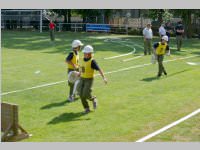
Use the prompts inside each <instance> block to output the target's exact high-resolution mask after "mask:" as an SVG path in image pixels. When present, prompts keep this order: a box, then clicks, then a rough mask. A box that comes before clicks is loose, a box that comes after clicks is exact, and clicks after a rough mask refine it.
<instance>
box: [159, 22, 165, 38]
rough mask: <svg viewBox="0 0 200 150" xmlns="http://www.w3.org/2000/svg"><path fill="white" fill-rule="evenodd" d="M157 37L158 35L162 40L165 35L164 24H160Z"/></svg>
mask: <svg viewBox="0 0 200 150" xmlns="http://www.w3.org/2000/svg"><path fill="white" fill-rule="evenodd" d="M159 35H160V38H162V37H163V36H165V35H166V30H165V27H164V24H161V25H160V28H159Z"/></svg>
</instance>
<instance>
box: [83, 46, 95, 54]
mask: <svg viewBox="0 0 200 150" xmlns="http://www.w3.org/2000/svg"><path fill="white" fill-rule="evenodd" d="M82 52H83V53H93V52H94V50H93V47H92V46H91V45H87V46H85V47H84V49H83V51H82Z"/></svg>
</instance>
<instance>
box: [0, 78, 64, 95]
mask: <svg viewBox="0 0 200 150" xmlns="http://www.w3.org/2000/svg"><path fill="white" fill-rule="evenodd" d="M66 81H67V80H63V81H58V82H53V83H47V84H42V85H37V86H34V87H30V88H26V89H21V90H15V91H10V92H4V93H2V94H1V95H2V96H3V95H8V94H11V93H18V92H23V91H27V90H32V89H37V88H41V87H46V86H51V85H55V84H59V83H63V82H66Z"/></svg>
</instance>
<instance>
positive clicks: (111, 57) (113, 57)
mask: <svg viewBox="0 0 200 150" xmlns="http://www.w3.org/2000/svg"><path fill="white" fill-rule="evenodd" d="M135 51H136V50H135V48H134V50H133V51H132V52H130V53H126V54H122V55H116V56H112V57H107V58H104V59H114V58H118V57H123V56H127V55H131V54H134V53H135Z"/></svg>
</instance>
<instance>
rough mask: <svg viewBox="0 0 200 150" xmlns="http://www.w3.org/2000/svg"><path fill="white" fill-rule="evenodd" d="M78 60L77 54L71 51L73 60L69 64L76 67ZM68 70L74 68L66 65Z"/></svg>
mask: <svg viewBox="0 0 200 150" xmlns="http://www.w3.org/2000/svg"><path fill="white" fill-rule="evenodd" d="M78 60H79V54H78V52H77V55H76V53H75V52H74V51H73V58H72V59H71V62H72V63H73V64H75V65H78V63H79V62H78ZM68 68H69V69H74V66H72V65H71V64H69V63H68Z"/></svg>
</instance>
